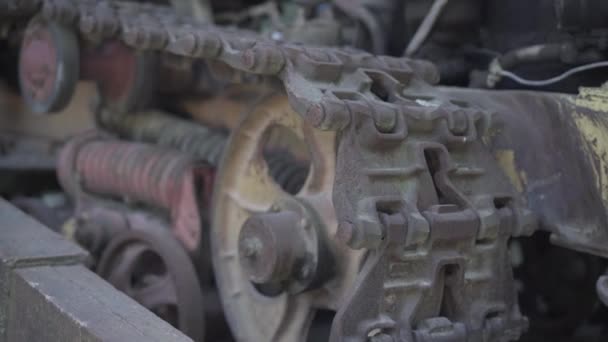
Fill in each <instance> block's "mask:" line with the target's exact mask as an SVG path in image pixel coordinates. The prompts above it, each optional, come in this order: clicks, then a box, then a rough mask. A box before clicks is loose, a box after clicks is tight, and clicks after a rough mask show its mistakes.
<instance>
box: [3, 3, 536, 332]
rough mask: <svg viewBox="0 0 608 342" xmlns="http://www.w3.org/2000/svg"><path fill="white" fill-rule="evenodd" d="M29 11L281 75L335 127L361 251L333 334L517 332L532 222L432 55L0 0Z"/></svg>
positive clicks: (346, 199)
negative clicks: (449, 94)
mask: <svg viewBox="0 0 608 342" xmlns="http://www.w3.org/2000/svg"><path fill="white" fill-rule="evenodd" d="M36 13H39V14H40V15H42V16H43V17H45V18H47V19H48V20H53V21H56V22H61V23H63V24H64V25H66V26H69V27H73V28H75V29H77V30H78V31H79V33H80V35H81V36H82V37H84V38H86V39H89V40H94V41H99V40H103V39H119V40H121V41H122V42H124V43H125V44H126V45H128V46H130V47H132V48H135V49H138V50H145V51H150V52H163V53H170V54H174V55H179V56H184V57H189V58H196V59H206V60H210V61H216V62H221V63H223V64H226V65H228V66H230V67H232V68H234V69H237V70H240V71H244V72H247V73H252V74H260V75H268V76H275V77H278V78H279V79H280V80H281V81H282V82H283V85H284V88H285V90H286V92H287V95H288V97H289V102H290V104H291V106H292V108H293V109H294V110H295V111H296V112H298V113H299V114H300V115H301V116H302V117H303V118H304V119H305V120H307V121H308V122H309V123H310V124H311V125H313V126H314V127H316V128H318V129H322V130H335V131H339V132H340V138H339V150H338V154H337V172H336V180H335V184H334V195H333V202H334V206H335V208H336V214H337V217H338V219H339V222H340V229H339V237H340V238H341V239H343V241H345V242H346V243H347V244H348V245H349V246H351V247H352V248H355V249H360V248H365V249H368V250H369V252H368V256H367V258H366V260H365V263H364V265H363V266H362V269H361V271H360V274H359V276H358V281H357V284H356V286H354V287H353V288H352V289H351V290H350V292H349V293H348V294H347V295H346V300H345V302H344V304H343V305H342V307H341V308H340V310H339V311H338V313H337V316H336V318H335V320H334V324H333V328H332V337H331V340H332V341H368V340H369V341H383V342H387V341H416V342H421V341H465V340H466V341H509V340H515V339H517V338H518V337H519V336H520V334H521V333H522V332H523V331H524V330H525V328H526V326H527V320H526V319H525V318H524V317H523V316H522V315H521V314H520V312H519V308H518V305H517V300H516V297H515V289H514V282H513V276H512V271H511V267H510V265H509V259H508V251H507V242H508V240H509V238H510V237H511V236H517V235H522V234H527V233H531V232H532V231H533V230H534V229H535V220H534V217H533V215H532V214H531V213H530V212H529V211H527V210H526V209H524V205H523V204H522V203H521V202H520V200H519V199H518V196H517V195H516V192H515V191H514V190H513V189H512V187H511V185H510V184H509V182H508V180H507V179H506V177H505V176H504V175H503V174H502V171H501V170H500V169H499V167H498V166H497V165H496V163H495V162H494V161H493V159H492V156H491V155H490V154H489V153H488V152H487V151H486V149H485V147H484V144H483V139H482V137H483V135H484V134H485V131H486V129H487V128H488V127H489V126H490V125H491V115H490V113H488V112H486V111H484V110H483V109H481V108H476V107H474V106H472V105H470V104H467V103H454V102H450V101H448V100H446V99H445V98H444V97H442V95H441V93H440V91H439V90H436V89H434V88H432V87H430V86H429V84H435V83H436V82H437V81H438V73H437V70H436V69H435V68H434V67H433V65H432V64H430V63H427V62H423V61H415V60H409V59H404V58H393V57H386V56H373V55H371V54H368V53H365V52H361V51H355V50H349V49H341V48H317V47H304V46H298V45H290V44H280V43H277V42H273V41H269V40H264V39H262V38H260V37H258V36H256V35H255V34H252V33H249V32H242V31H237V30H231V29H224V28H218V27H214V26H210V25H201V24H199V23H197V22H195V21H193V20H191V19H187V18H180V17H177V16H175V15H174V13H173V12H172V11H171V10H170V9H169V8H165V7H158V6H153V5H148V4H131V3H123V2H112V1H92V0H87V1H75V0H47V1H42V0H30V1H8V2H6V1H5V2H4V3H3V6H0V15H1V16H3V17H11V16H33V15H35V14H36ZM353 184H358V186H357V187H353V186H352V185H353Z"/></svg>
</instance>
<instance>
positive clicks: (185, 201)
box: [58, 134, 212, 250]
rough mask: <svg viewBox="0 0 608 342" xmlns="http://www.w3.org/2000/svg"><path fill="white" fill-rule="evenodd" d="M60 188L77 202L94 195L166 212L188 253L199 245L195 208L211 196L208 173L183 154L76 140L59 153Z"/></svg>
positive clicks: (98, 139)
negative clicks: (78, 199)
mask: <svg viewBox="0 0 608 342" xmlns="http://www.w3.org/2000/svg"><path fill="white" fill-rule="evenodd" d="M59 160H60V162H59V168H58V172H59V178H60V180H61V183H62V185H63V187H64V189H66V191H68V192H69V193H71V194H72V195H73V196H75V197H79V196H81V194H82V193H83V191H84V192H86V193H87V194H97V195H105V196H111V197H115V198H117V197H118V198H122V199H125V200H128V201H132V202H138V203H143V204H147V205H150V206H153V207H156V208H164V209H167V210H168V211H169V212H170V216H171V221H172V229H173V231H174V233H175V234H176V236H177V237H178V238H179V239H180V240H181V241H182V243H184V245H186V247H187V248H188V249H189V250H193V249H195V248H196V247H197V246H198V245H199V241H200V235H201V234H200V229H201V215H200V212H199V207H201V206H200V205H199V204H206V203H205V202H208V198H207V197H208V196H209V195H210V193H209V192H210V189H209V188H210V183H211V181H210V177H212V172H211V169H210V168H209V167H208V166H206V164H204V163H200V162H198V161H197V160H195V159H193V158H192V157H191V156H189V155H187V154H183V153H180V152H177V151H174V150H168V149H161V148H157V147H154V146H150V145H145V144H139V143H126V142H118V141H112V140H108V139H107V138H105V137H101V136H99V135H91V134H88V135H85V136H80V137H77V138H75V139H73V140H72V141H70V142H69V143H68V144H67V145H66V146H65V147H64V148H63V150H62V152H61V155H60V159H59Z"/></svg>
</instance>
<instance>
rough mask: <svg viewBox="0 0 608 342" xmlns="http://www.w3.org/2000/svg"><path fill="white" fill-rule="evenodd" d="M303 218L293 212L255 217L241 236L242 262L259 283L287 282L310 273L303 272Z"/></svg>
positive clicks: (304, 255)
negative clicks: (300, 229) (301, 227)
mask: <svg viewBox="0 0 608 342" xmlns="http://www.w3.org/2000/svg"><path fill="white" fill-rule="evenodd" d="M301 221H302V217H301V216H300V215H299V214H297V213H295V212H292V211H281V212H272V213H265V214H258V215H254V216H251V217H250V218H249V219H248V220H247V221H245V223H244V224H243V228H242V229H241V233H240V235H239V245H238V247H239V260H240V262H241V266H242V267H243V269H244V271H245V273H246V274H247V275H248V276H249V279H250V280H251V281H252V282H254V283H256V284H272V283H278V282H284V281H286V280H289V279H291V278H294V277H298V276H302V275H303V274H302V273H308V272H307V271H303V270H301V268H302V267H303V263H302V261H303V260H305V258H306V248H305V246H304V243H303V239H302V238H300V237H299V228H298V223H299V222H301Z"/></svg>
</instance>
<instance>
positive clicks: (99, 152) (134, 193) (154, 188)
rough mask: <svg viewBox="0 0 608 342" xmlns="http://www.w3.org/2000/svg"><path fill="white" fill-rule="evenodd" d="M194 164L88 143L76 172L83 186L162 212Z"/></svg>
mask: <svg viewBox="0 0 608 342" xmlns="http://www.w3.org/2000/svg"><path fill="white" fill-rule="evenodd" d="M192 165H193V160H192V159H190V158H189V157H186V156H183V155H177V154H176V153H175V152H173V151H169V150H161V149H155V148H151V147H148V146H144V145H139V144H124V143H117V142H90V143H88V144H86V145H84V146H82V147H81V148H80V151H79V153H78V156H77V157H76V160H75V171H76V172H77V174H78V175H80V177H81V179H80V181H81V184H82V186H83V187H84V188H85V189H87V190H89V191H92V192H96V193H99V194H103V195H114V196H115V195H121V196H125V197H127V198H131V199H134V200H137V201H141V202H143V203H146V204H149V205H155V206H159V207H163V208H169V207H171V204H172V203H174V201H175V200H176V199H177V197H179V193H180V191H181V186H182V184H181V182H182V180H183V179H184V178H185V177H186V175H187V173H189V172H192Z"/></svg>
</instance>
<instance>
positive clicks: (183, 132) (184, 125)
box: [97, 109, 227, 166]
mask: <svg viewBox="0 0 608 342" xmlns="http://www.w3.org/2000/svg"><path fill="white" fill-rule="evenodd" d="M97 118H98V122H99V124H100V125H101V126H102V127H103V128H104V129H106V130H108V131H110V132H112V133H115V134H118V135H119V136H120V137H122V138H125V139H129V140H134V141H140V142H148V143H153V144H156V145H159V146H163V147H168V148H173V149H177V150H179V151H182V152H186V153H189V154H191V155H193V156H195V157H196V158H197V159H200V160H204V161H207V162H208V163H209V164H210V165H212V166H218V164H219V161H220V158H221V156H222V152H223V151H224V147H225V146H226V142H227V137H226V135H225V134H223V132H219V131H216V130H212V129H209V128H207V127H205V126H202V125H200V124H196V123H193V122H191V121H186V120H181V119H178V118H176V117H172V116H170V115H167V114H164V113H162V112H156V111H153V112H142V113H136V114H124V113H119V112H115V111H110V110H107V109H102V110H100V111H98V115H97Z"/></svg>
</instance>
